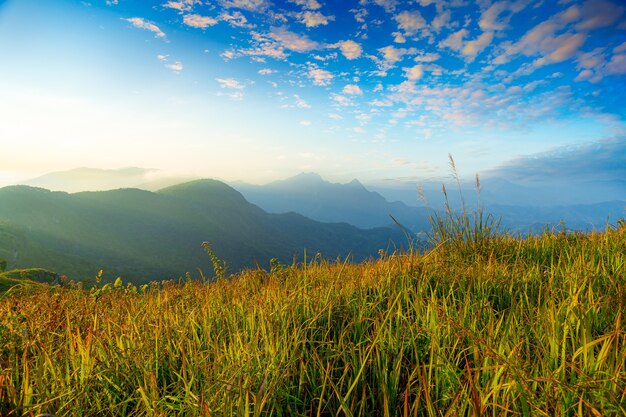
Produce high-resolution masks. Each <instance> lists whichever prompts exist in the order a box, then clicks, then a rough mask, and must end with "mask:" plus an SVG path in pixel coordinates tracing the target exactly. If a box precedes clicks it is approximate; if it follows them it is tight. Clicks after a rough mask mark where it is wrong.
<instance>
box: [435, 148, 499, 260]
mask: <svg viewBox="0 0 626 417" xmlns="http://www.w3.org/2000/svg"><path fill="white" fill-rule="evenodd" d="M448 159H449V162H450V172H451V175H452V179H453V180H454V182H455V183H456V184H457V187H458V193H459V196H460V200H461V207H460V209H452V208H451V207H450V201H449V199H448V190H447V189H446V186H445V184H444V185H442V188H441V191H442V194H443V197H444V203H445V210H444V212H443V213H440V212H437V211H436V212H434V214H433V215H432V216H431V217H430V225H431V232H430V233H429V234H428V237H429V240H430V243H431V245H432V246H434V247H442V248H443V249H444V250H447V251H448V252H449V253H450V254H454V255H458V256H460V257H463V258H472V259H473V260H475V259H476V258H477V257H478V258H480V259H486V258H488V257H489V255H490V253H491V251H492V250H493V249H494V248H495V247H496V246H497V245H498V241H499V238H500V237H501V234H500V233H499V227H500V219H497V218H496V217H494V216H493V215H492V214H489V213H486V212H485V211H484V210H483V207H482V205H481V201H480V191H481V188H480V178H479V176H478V174H477V175H476V195H477V196H478V203H477V207H476V210H474V211H472V212H470V211H469V208H468V207H467V205H466V203H465V197H464V195H463V190H462V188H461V180H460V177H459V173H458V171H457V168H456V163H455V162H454V158H453V157H452V155H450V154H448Z"/></svg>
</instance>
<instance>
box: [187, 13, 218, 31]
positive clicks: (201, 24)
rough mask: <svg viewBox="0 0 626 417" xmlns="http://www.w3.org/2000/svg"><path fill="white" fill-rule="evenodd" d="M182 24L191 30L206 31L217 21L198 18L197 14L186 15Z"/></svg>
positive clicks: (209, 18)
mask: <svg viewBox="0 0 626 417" xmlns="http://www.w3.org/2000/svg"><path fill="white" fill-rule="evenodd" d="M183 23H185V24H186V25H187V26H191V27H192V28H198V29H206V28H208V27H209V26H213V25H216V24H217V20H215V19H213V18H212V17H208V16H200V15H198V14H188V15H186V16H185V17H184V18H183Z"/></svg>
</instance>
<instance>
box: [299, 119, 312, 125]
mask: <svg viewBox="0 0 626 417" xmlns="http://www.w3.org/2000/svg"><path fill="white" fill-rule="evenodd" d="M300 124H301V125H302V126H311V121H310V120H301V121H300Z"/></svg>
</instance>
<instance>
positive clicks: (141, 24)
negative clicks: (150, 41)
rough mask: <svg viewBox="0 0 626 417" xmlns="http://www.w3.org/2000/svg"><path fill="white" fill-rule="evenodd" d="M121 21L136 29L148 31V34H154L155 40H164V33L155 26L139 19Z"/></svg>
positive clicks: (132, 18)
mask: <svg viewBox="0 0 626 417" xmlns="http://www.w3.org/2000/svg"><path fill="white" fill-rule="evenodd" d="M122 20H126V21H127V22H130V23H131V24H132V25H133V26H134V27H136V28H139V29H145V30H149V31H150V32H152V33H154V36H155V37H156V38H159V39H164V38H165V33H163V31H162V30H161V29H159V27H158V26H157V25H155V24H154V23H152V22H149V21H147V20H145V19H143V18H141V17H131V18H128V19H124V18H122Z"/></svg>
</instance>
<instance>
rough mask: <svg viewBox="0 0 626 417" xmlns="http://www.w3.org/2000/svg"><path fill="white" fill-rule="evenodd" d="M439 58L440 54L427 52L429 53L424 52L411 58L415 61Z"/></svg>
mask: <svg viewBox="0 0 626 417" xmlns="http://www.w3.org/2000/svg"><path fill="white" fill-rule="evenodd" d="M439 58H441V55H439V54H438V53H435V52H429V53H425V54H422V55H418V56H416V57H415V58H413V60H414V61H415V62H435V61H437V60H438V59H439Z"/></svg>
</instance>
